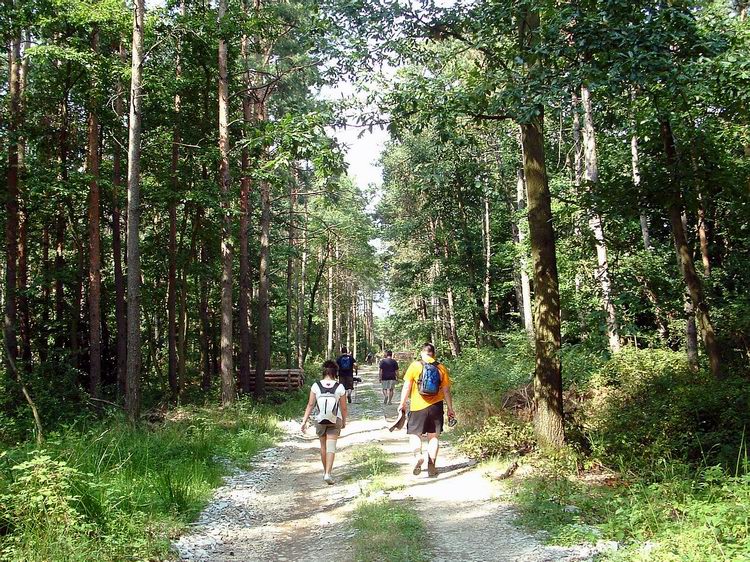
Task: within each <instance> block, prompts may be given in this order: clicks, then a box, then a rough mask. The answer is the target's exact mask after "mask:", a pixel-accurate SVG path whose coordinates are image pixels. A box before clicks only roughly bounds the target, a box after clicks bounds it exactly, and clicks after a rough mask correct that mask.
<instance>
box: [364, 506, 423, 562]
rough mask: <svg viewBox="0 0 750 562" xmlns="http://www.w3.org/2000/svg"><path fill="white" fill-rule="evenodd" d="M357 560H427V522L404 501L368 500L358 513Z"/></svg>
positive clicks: (393, 561) (402, 561) (366, 561)
mask: <svg viewBox="0 0 750 562" xmlns="http://www.w3.org/2000/svg"><path fill="white" fill-rule="evenodd" d="M353 525H354V528H355V529H356V530H357V533H356V535H355V536H354V559H355V560H356V561H357V562H426V561H427V560H429V559H430V556H429V552H428V551H427V549H426V547H425V539H424V525H423V523H422V520H421V519H420V518H419V515H418V514H417V512H416V511H415V510H414V509H413V508H412V507H410V506H408V505H406V504H405V503H403V502H395V501H391V500H387V499H380V500H377V501H365V502H363V503H361V504H360V505H359V506H358V507H357V509H356V510H355V512H354V519H353Z"/></svg>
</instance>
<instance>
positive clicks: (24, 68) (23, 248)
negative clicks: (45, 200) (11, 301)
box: [17, 36, 31, 373]
mask: <svg viewBox="0 0 750 562" xmlns="http://www.w3.org/2000/svg"><path fill="white" fill-rule="evenodd" d="M28 46H29V39H28V36H27V38H26V39H25V40H24V41H23V51H22V53H21V60H20V67H19V73H18V89H19V91H18V96H19V115H18V120H19V124H22V123H23V122H24V118H25V107H26V99H25V98H26V95H25V94H26V78H27V76H28V66H29V65H28V61H29V58H28V57H27V56H25V53H26V49H27V48H28ZM25 177H26V141H25V139H24V136H23V134H22V132H21V131H19V136H18V183H19V187H18V195H19V200H21V199H23V194H22V192H23V183H24V181H25ZM18 218H19V224H18V279H17V283H18V300H17V306H18V328H19V332H20V336H21V359H22V361H23V363H22V370H23V371H24V372H25V373H29V372H31V314H30V311H29V298H28V295H27V289H28V285H29V267H28V258H29V244H28V228H29V212H28V208H27V207H26V206H25V205H23V204H21V205H20V206H19V213H18Z"/></svg>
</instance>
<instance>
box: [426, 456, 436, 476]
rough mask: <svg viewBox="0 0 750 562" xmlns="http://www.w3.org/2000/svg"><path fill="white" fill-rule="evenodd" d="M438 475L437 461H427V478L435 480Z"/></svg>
mask: <svg viewBox="0 0 750 562" xmlns="http://www.w3.org/2000/svg"><path fill="white" fill-rule="evenodd" d="M437 475H438V471H437V467H436V466H435V461H434V460H432V459H430V460H428V461H427V476H429V477H430V478H435V477H436V476H437Z"/></svg>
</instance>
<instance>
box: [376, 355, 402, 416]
mask: <svg viewBox="0 0 750 562" xmlns="http://www.w3.org/2000/svg"><path fill="white" fill-rule="evenodd" d="M396 379H398V361H396V360H395V359H393V352H392V351H391V350H390V349H387V350H386V351H385V358H384V359H383V360H382V361H381V362H380V365H379V368H378V380H379V381H380V384H381V385H382V387H383V404H392V403H393V391H394V389H395V388H396Z"/></svg>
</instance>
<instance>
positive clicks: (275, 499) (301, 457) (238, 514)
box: [175, 367, 592, 562]
mask: <svg viewBox="0 0 750 562" xmlns="http://www.w3.org/2000/svg"><path fill="white" fill-rule="evenodd" d="M360 375H361V376H362V378H363V379H364V380H363V382H362V383H361V384H359V385H358V388H357V394H356V399H355V403H354V404H351V405H350V419H349V423H348V424H347V428H346V429H345V430H344V432H343V435H342V438H341V440H340V442H339V452H340V454H338V455H337V458H336V466H335V467H334V477H335V478H336V481H337V483H336V485H335V486H327V485H326V484H324V483H323V481H322V471H321V469H320V461H319V457H318V440H317V438H316V437H315V436H314V433H313V432H312V431H309V432H308V433H307V434H306V435H304V436H302V435H301V434H300V433H299V424H298V421H294V422H292V421H289V422H285V424H284V426H285V429H286V430H287V432H288V434H287V435H288V436H287V439H286V440H285V441H284V442H283V443H281V444H280V445H279V446H278V447H275V448H273V449H269V450H267V451H265V452H264V453H262V454H260V455H259V456H258V457H257V458H256V462H255V463H254V469H253V470H252V471H249V472H248V471H240V470H236V471H234V472H233V474H232V475H231V476H229V477H228V478H227V479H226V480H225V484H224V485H223V486H222V487H221V488H219V489H218V490H217V491H216V494H215V497H214V499H213V500H212V502H211V503H210V504H209V506H208V507H207V508H206V509H205V510H204V512H203V513H202V514H201V516H200V518H199V519H198V521H197V522H196V523H195V525H194V527H193V528H192V529H191V532H189V533H188V534H186V535H184V536H183V537H181V538H180V539H179V540H178V541H177V542H176V543H175V547H176V549H177V550H178V552H179V555H180V557H181V559H183V560H193V561H211V562H214V561H228V560H241V561H248V562H254V561H268V560H279V561H282V562H283V561H297V560H305V561H306V562H318V561H320V562H330V561H331V560H336V561H337V562H338V561H342V562H348V561H351V560H354V556H353V550H352V546H351V538H352V537H353V536H354V530H353V529H352V527H351V525H350V524H349V522H350V520H351V516H352V512H353V510H354V509H355V508H356V505H357V501H358V500H360V499H362V498H364V497H365V495H366V494H367V493H368V491H367V489H366V484H367V481H361V480H359V481H358V480H356V479H354V478H348V476H350V472H351V470H352V455H353V454H354V453H355V452H356V451H357V449H358V448H359V449H361V448H362V447H363V446H368V445H369V446H372V445H377V446H378V447H380V448H382V449H383V450H384V451H385V452H386V453H387V454H388V456H389V460H390V461H391V462H394V463H396V464H397V465H398V467H399V474H398V475H394V476H393V478H394V486H393V488H396V489H395V490H393V491H390V492H376V493H375V497H378V496H383V497H387V498H389V499H390V500H393V501H404V502H409V503H410V505H412V506H413V507H414V508H415V509H416V510H417V511H418V513H419V514H420V516H421V517H422V518H423V520H424V521H425V527H426V529H427V532H428V534H429V540H430V542H431V547H430V550H431V552H432V555H433V556H432V557H431V559H432V560H434V561H445V562H448V561H450V562H458V561H460V562H468V561H519V562H521V561H523V562H527V561H528V562H542V561H553V560H561V561H562V560H564V561H573V560H588V559H590V557H591V556H592V552H591V550H590V549H589V548H584V547H573V548H556V547H547V546H543V545H542V544H541V543H540V541H539V540H538V539H537V538H536V537H534V536H531V535H528V534H527V533H525V532H524V531H522V530H520V529H519V528H517V527H516V526H515V525H514V524H513V519H514V513H513V509H512V507H511V506H510V505H509V504H507V503H505V502H503V501H500V499H499V498H500V495H501V489H500V488H499V487H498V486H497V485H495V484H493V483H492V482H491V481H490V480H488V479H487V478H485V477H484V476H483V472H482V471H481V470H480V469H475V468H472V466H473V463H471V462H469V461H468V459H465V458H460V457H458V456H457V455H455V454H453V451H451V448H450V447H449V446H446V447H444V448H443V449H442V451H441V456H440V458H439V459H438V469H439V472H440V474H439V476H438V478H437V479H428V478H427V476H426V471H425V472H423V474H422V475H420V476H418V477H415V476H413V475H412V474H411V468H412V466H413V465H412V457H411V454H410V453H409V451H408V446H407V438H406V433H405V431H403V430H402V431H397V432H394V433H390V432H389V431H388V429H387V428H388V426H389V424H390V422H392V421H394V420H395V417H396V405H383V403H382V395H381V393H380V389H379V384H378V382H377V373H376V370H375V369H374V368H373V367H366V368H363V369H361V370H360ZM301 414H302V412H300V417H301ZM332 549H333V550H334V551H335V555H334V553H332Z"/></svg>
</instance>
